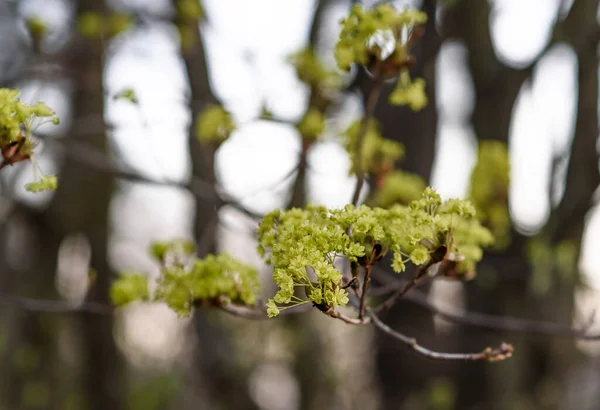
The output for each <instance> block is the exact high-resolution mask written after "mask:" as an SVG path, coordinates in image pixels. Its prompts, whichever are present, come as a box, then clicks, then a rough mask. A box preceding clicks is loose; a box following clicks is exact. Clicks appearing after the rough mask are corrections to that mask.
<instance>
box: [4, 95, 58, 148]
mask: <svg viewBox="0 0 600 410" xmlns="http://www.w3.org/2000/svg"><path fill="white" fill-rule="evenodd" d="M19 94H20V92H19V90H12V89H8V88H0V144H1V145H2V146H6V145H8V144H10V143H11V142H16V141H18V140H19V139H20V138H21V137H23V136H24V137H26V138H27V139H28V141H27V142H26V145H25V146H24V147H23V148H22V149H24V150H27V152H28V153H31V152H32V149H33V148H34V144H33V142H31V141H30V140H29V137H30V136H31V126H32V125H33V121H34V120H35V119H36V118H50V119H51V121H52V122H53V123H56V124H57V123H58V118H57V117H56V116H55V115H54V111H52V110H51V109H50V108H48V106H47V105H46V104H44V103H37V104H34V105H27V104H24V103H23V102H22V101H21V100H20V99H19ZM23 129H24V130H25V134H24V135H23Z"/></svg>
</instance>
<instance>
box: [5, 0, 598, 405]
mask: <svg viewBox="0 0 600 410" xmlns="http://www.w3.org/2000/svg"><path fill="white" fill-rule="evenodd" d="M392 3H394V4H395V5H397V6H398V7H404V6H406V5H411V6H413V7H420V8H422V9H423V10H425V11H426V12H427V14H428V15H429V16H430V17H431V18H430V20H429V22H428V23H427V26H426V33H425V35H424V37H423V38H422V39H421V41H420V42H419V43H418V44H417V46H416V47H415V55H416V58H417V63H416V65H415V66H414V68H413V70H414V73H415V74H416V75H418V76H423V77H424V78H425V79H426V80H427V84H428V86H427V93H428V97H429V100H430V104H429V106H428V107H427V108H425V109H424V110H422V111H420V112H417V113H414V112H412V111H410V110H408V109H407V108H404V107H395V106H391V105H389V104H388V103H387V98H386V97H385V92H384V96H383V97H382V98H381V100H380V102H379V104H378V105H377V107H376V110H375V117H376V118H377V119H378V120H379V121H380V123H381V125H382V133H383V135H384V136H385V137H387V138H392V139H395V140H398V141H401V142H402V143H403V144H404V145H405V147H406V158H405V159H404V161H403V162H402V163H401V167H402V169H403V170H407V171H410V172H414V173H417V174H419V175H421V176H422V177H423V178H424V179H425V180H427V181H429V183H430V184H431V185H432V186H433V187H434V188H436V189H438V190H439V192H440V193H441V194H442V195H443V196H444V197H445V198H448V197H451V196H464V195H465V193H466V191H467V188H468V184H469V178H470V173H471V170H472V168H473V165H474V164H475V161H476V158H477V147H478V142H479V141H482V140H490V139H491V140H498V141H502V142H505V143H507V144H508V145H509V147H510V158H511V163H512V164H511V165H512V168H511V178H512V182H511V186H510V191H509V196H508V198H503V199H502V200H504V201H507V202H508V204H509V205H510V210H511V229H510V237H511V240H510V244H509V245H508V246H507V247H506V248H505V249H503V250H497V251H491V252H488V253H486V256H485V258H484V260H483V262H482V263H481V264H480V266H479V268H478V272H479V274H478V277H477V279H476V280H474V281H472V282H469V283H464V284H463V283H451V282H444V281H441V282H435V283H434V284H432V285H430V286H424V287H420V288H419V289H417V290H415V291H414V294H413V297H412V299H411V298H408V299H407V300H403V301H402V302H401V303H398V304H397V306H395V307H394V308H393V309H392V310H391V311H390V312H388V313H387V314H386V315H385V320H386V322H387V323H388V324H389V325H390V326H392V327H393V328H395V329H400V330H402V331H403V332H404V333H406V334H408V335H411V336H414V337H416V338H417V339H418V340H419V341H420V342H421V343H422V344H424V345H426V346H428V347H431V348H434V349H437V350H441V351H449V352H450V351H457V352H458V351H478V350H480V349H481V348H483V347H484V346H488V345H497V344H498V342H500V341H507V342H511V343H513V344H514V345H515V356H514V357H513V358H512V359H510V360H507V361H505V362H502V363H499V364H495V365H492V364H488V363H483V362H482V363H480V362H473V363H470V362H441V361H432V360H426V359H423V358H421V357H418V356H416V355H413V354H412V353H411V352H410V351H408V350H407V349H406V348H405V347H404V346H402V345H400V344H398V343H397V342H396V341H394V340H391V339H390V338H389V337H388V336H386V335H383V334H378V333H377V332H375V331H374V329H371V328H370V327H367V326H359V327H352V326H348V325H345V324H343V323H341V322H339V321H333V320H331V319H330V318H328V317H325V316H324V315H322V314H320V313H319V312H316V311H315V312H309V313H304V314H302V315H292V316H288V317H282V318H278V319H273V320H269V321H250V320H244V319H240V318H235V317H231V316H228V315H227V314H225V313H223V312H218V311H214V312H213V311H204V310H199V311H197V312H196V313H195V315H194V316H193V318H191V319H181V318H177V316H176V315H175V314H174V313H173V312H171V311H169V310H168V309H167V308H166V307H164V306H158V305H143V304H136V305H133V306H131V307H127V308H124V309H121V310H118V311H116V312H114V313H113V312H112V311H111V310H110V309H107V305H108V288H109V284H110V281H111V280H113V279H114V278H115V275H116V273H117V272H119V271H123V270H145V271H149V272H155V273H157V269H158V268H157V266H156V265H155V264H154V263H153V262H152V259H151V258H150V256H149V255H148V251H147V249H148V244H149V243H150V242H151V241H154V240H169V239H174V238H188V239H193V240H194V241H196V242H197V243H198V249H199V252H200V253H201V254H206V253H208V252H211V251H215V250H227V251H229V252H231V253H233V254H234V255H236V256H237V257H239V258H240V259H242V260H244V261H246V262H249V263H253V264H255V265H256V266H258V267H261V269H262V272H263V275H264V278H268V276H269V271H268V269H266V268H264V267H263V266H262V265H261V261H260V259H259V258H258V256H257V254H256V252H255V239H254V237H253V235H252V232H253V230H254V229H255V227H256V222H257V220H256V219H255V218H254V217H253V215H254V214H260V213H265V212H268V211H270V210H271V209H273V208H276V207H284V206H287V205H301V204H303V203H305V202H306V201H312V202H317V203H322V204H325V205H328V206H332V207H337V206H342V205H344V204H346V203H348V202H349V201H350V198H351V195H352V190H353V186H354V183H355V179H354V178H353V177H351V176H348V167H349V160H348V158H347V154H346V153H345V151H344V149H343V147H342V145H341V144H340V142H339V140H337V139H336V138H335V137H336V135H337V134H339V131H340V130H341V129H343V128H344V127H345V125H347V124H349V123H350V121H351V120H353V119H356V118H357V117H359V116H360V114H361V112H362V107H363V98H364V94H365V93H364V91H365V90H366V89H368V87H369V77H368V75H367V74H366V73H365V72H364V71H363V70H359V69H357V70H355V71H353V72H352V73H351V75H350V76H349V77H348V78H346V80H345V81H346V83H345V84H346V85H345V88H344V90H343V92H342V93H341V94H340V95H339V96H338V98H336V100H335V103H334V104H333V106H332V107H330V110H329V114H330V118H331V119H330V120H329V121H328V133H329V134H330V138H327V139H325V140H324V141H321V142H318V143H316V144H315V145H314V146H312V147H311V149H310V150H309V151H308V153H307V155H305V156H302V155H300V154H299V153H300V152H304V151H303V150H302V149H301V140H300V137H299V135H298V132H297V131H296V129H295V127H294V124H295V123H296V122H297V121H299V120H300V119H301V118H302V116H303V115H304V112H305V110H306V108H307V105H308V104H309V101H310V90H309V89H308V88H307V87H306V86H305V85H303V84H302V83H301V82H300V81H299V80H298V79H297V78H296V76H295V72H294V70H293V68H292V66H291V65H290V64H289V62H288V60H287V56H288V55H289V54H290V53H293V52H296V51H298V50H300V49H302V48H304V47H307V46H309V47H313V48H314V49H316V50H317V51H318V53H319V55H320V56H322V58H323V59H324V61H325V62H327V63H328V64H330V65H331V66H332V67H334V66H335V63H334V61H333V56H332V50H333V45H334V44H335V41H336V35H337V32H338V29H339V24H338V22H339V20H340V18H342V17H343V16H344V15H345V14H346V13H347V11H348V9H349V7H350V6H351V4H350V2H349V1H344V0H320V1H313V0H285V1H284V0H205V1H204V2H203V8H204V18H203V19H202V20H201V22H200V24H198V22H197V20H195V19H189V18H186V13H182V12H181V10H183V9H185V7H188V9H187V10H194V7H195V5H194V4H195V0H189V1H178V0H43V1H42V0H0V87H8V88H18V89H20V90H22V97H23V99H24V100H25V101H27V102H36V101H44V102H46V103H47V104H48V106H50V107H51V108H53V109H54V110H55V111H56V112H57V114H58V116H59V117H60V118H61V124H60V126H58V127H53V126H51V125H42V126H40V127H39V129H38V130H37V136H38V137H39V138H40V140H41V145H40V147H41V151H42V152H41V154H40V155H39V159H38V161H39V162H40V163H41V164H42V166H43V168H44V169H45V170H47V171H49V172H55V173H57V174H58V175H59V181H60V182H59V188H58V190H57V191H56V192H54V193H46V194H36V195H33V194H31V193H28V192H26V191H25V190H24V189H23V188H22V187H23V185H24V183H25V182H26V181H28V180H29V179H30V176H31V172H32V171H31V165H30V164H17V165H15V166H13V167H8V168H5V169H3V170H2V172H1V173H0V190H1V193H2V197H1V201H0V224H1V226H0V252H1V257H0V306H1V308H0V323H1V326H0V408H1V409H6V410H17V409H60V410H76V409H77V410H79V409H82V410H83V409H89V410H107V409H110V410H159V409H160V410H162V409H178V410H186V409H265V410H276V409H282V410H283V409H286V410H293V409H332V410H333V409H340V410H341V409H361V410H366V409H409V410H410V409H431V410H451V409H473V410H475V409H482V410H483V409H486V410H488V409H511V410H517V409H580V410H585V409H593V408H597V403H599V402H600V392H599V391H598V389H597V386H598V385H599V384H600V362H599V361H598V354H599V353H600V350H599V349H598V345H594V343H593V342H590V341H585V342H584V341H578V340H576V339H577V338H576V337H557V336H556V335H554V336H551V335H544V334H539V333H540V332H537V333H538V334H536V332H507V331H500V330H494V329H493V328H494V323H492V322H488V325H489V326H487V327H490V328H492V329H483V328H481V327H480V328H478V327H468V326H459V325H456V324H449V323H448V322H447V321H443V320H441V319H440V318H438V317H435V315H434V313H435V312H432V311H431V309H424V308H423V307H424V306H426V304H423V303H418V302H419V301H421V302H423V301H426V302H427V303H434V302H435V305H436V306H444V307H445V308H447V309H448V310H449V311H452V312H462V311H463V310H467V311H470V312H480V313H485V314H494V315H501V316H516V317H521V318H528V319H536V320H544V321H549V322H554V323H558V324H562V325H568V326H570V325H581V324H584V325H585V324H587V323H588V322H590V317H591V316H592V312H593V310H594V308H595V307H597V306H600V297H599V296H600V295H599V294H598V289H600V268H599V266H600V258H599V257H598V249H599V248H600V233H598V232H600V230H599V228H600V223H599V221H598V215H597V214H596V217H595V218H594V211H595V205H596V198H595V196H594V193H595V191H596V188H597V187H598V185H599V183H600V173H599V168H598V149H597V147H598V78H599V73H598V52H597V49H598V40H600V31H599V26H598V18H597V16H598V1H597V0H572V1H568V0H536V1H533V0H529V1H519V0H512V1H509V0H495V1H486V0H451V1H450V0H444V1H442V0H438V1H435V0H423V1H421V2H419V1H414V2H406V1H404V2H401V1H400V2H392ZM364 4H365V5H371V4H373V2H368V1H365V2H364ZM178 7H179V8H178ZM189 7H191V9H189ZM177 10H179V12H177ZM90 13H99V14H95V15H104V16H107V18H106V19H104V20H102V19H101V20H99V21H97V20H94V19H91V20H90V19H89V16H90ZM99 31H102V33H103V35H102V36H99V37H98V36H96V37H94V35H93V34H94V33H96V34H97V33H98V32H99ZM125 89H132V90H135V99H133V101H132V99H130V100H127V99H123V98H120V99H119V98H115V96H117V95H118V94H119V93H120V92H121V91H122V90H125ZM390 89H391V88H390ZM389 91H390V90H387V92H388V93H389ZM209 103H220V104H223V105H224V106H225V107H226V108H227V109H228V110H230V111H231V112H232V113H233V115H234V116H235V119H236V122H237V123H238V129H237V131H236V132H235V134H234V135H233V136H232V138H231V139H230V140H228V141H227V142H226V143H225V144H223V146H221V147H220V148H219V150H218V151H217V152H216V155H215V157H214V158H211V156H210V155H209V156H207V155H205V152H203V151H202V150H201V149H200V147H199V144H198V142H197V140H196V138H195V126H194V121H195V118H196V117H197V114H198V113H199V112H201V111H202V110H203V108H204V107H205V106H206V105H207V104H209ZM266 113H269V115H268V116H267V115H266ZM267 117H269V118H267ZM336 133H337V134H336ZM299 155H300V157H299ZM299 158H300V160H299ZM296 170H298V171H296ZM215 184H216V186H217V193H222V194H223V195H221V196H222V197H227V198H231V200H230V201H217V200H216V195H215V189H214V186H215ZM380 280H381V281H383V282H385V281H386V280H387V281H390V280H395V277H394V276H392V275H389V276H385V275H384V276H383V277H382V278H380ZM270 291H271V290H269V289H266V290H265V292H266V293H265V294H269V292H270ZM429 306H432V305H429ZM484 327H485V326H484ZM500 327H501V326H500ZM595 328H596V329H597V328H598V326H596V325H595V323H591V326H590V329H591V330H593V329H595ZM550 333H551V332H550ZM555 333H561V332H560V331H557V332H555ZM563 336H564V335H563Z"/></svg>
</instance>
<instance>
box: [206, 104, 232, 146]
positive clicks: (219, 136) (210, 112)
mask: <svg viewBox="0 0 600 410" xmlns="http://www.w3.org/2000/svg"><path fill="white" fill-rule="evenodd" d="M234 130H235V123H234V121H233V117H232V116H231V114H230V113H229V111H227V110H225V108H223V107H221V106H220V105H214V104H211V105H209V106H208V107H206V109H205V110H204V111H202V112H201V113H200V114H198V119H197V123H196V137H197V138H198V141H200V142H201V143H203V144H216V145H220V144H221V143H223V142H224V141H225V140H227V138H229V136H230V135H231V133H232V132H233V131H234Z"/></svg>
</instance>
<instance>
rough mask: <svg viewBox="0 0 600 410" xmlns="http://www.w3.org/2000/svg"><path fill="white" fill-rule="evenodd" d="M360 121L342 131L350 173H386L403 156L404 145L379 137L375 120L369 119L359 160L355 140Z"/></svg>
mask: <svg viewBox="0 0 600 410" xmlns="http://www.w3.org/2000/svg"><path fill="white" fill-rule="evenodd" d="M360 127H361V122H360V120H357V121H355V122H354V123H352V124H351V125H350V126H349V127H348V128H347V129H346V130H345V131H344V137H345V138H344V145H345V147H346V151H348V153H349V154H350V161H351V164H352V165H351V169H350V172H351V173H357V172H358V171H359V170H362V171H364V172H367V173H371V174H379V173H382V172H386V171H388V170H390V169H392V168H393V167H394V163H395V162H396V161H398V160H400V159H402V157H403V156H404V145H402V144H401V143H399V142H397V141H392V140H389V139H386V138H383V137H382V136H381V133H380V131H379V125H378V123H377V121H376V120H374V119H370V120H369V122H368V124H367V131H366V133H365V135H364V137H363V140H362V147H361V150H360V158H358V155H357V153H356V140H357V138H358V134H359V131H360Z"/></svg>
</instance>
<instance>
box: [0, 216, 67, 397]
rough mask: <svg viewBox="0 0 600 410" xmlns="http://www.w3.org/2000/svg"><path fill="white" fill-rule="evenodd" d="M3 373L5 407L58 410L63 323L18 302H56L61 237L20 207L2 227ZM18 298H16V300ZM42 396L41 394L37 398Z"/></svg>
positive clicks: (52, 315)
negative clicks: (59, 337)
mask: <svg viewBox="0 0 600 410" xmlns="http://www.w3.org/2000/svg"><path fill="white" fill-rule="evenodd" d="M2 236H3V244H2V245H3V246H2V261H3V263H2V276H3V277H2V283H3V287H2V289H3V293H4V294H5V296H4V298H7V299H5V301H4V302H5V306H3V308H2V313H3V317H2V321H3V325H2V329H3V331H2V337H3V339H4V341H5V343H6V344H5V346H4V349H3V351H2V356H1V357H2V359H1V363H2V369H4V370H3V371H2V372H0V386H1V390H0V391H1V393H0V404H2V405H3V407H5V408H10V409H25V408H28V407H31V406H32V404H33V405H34V406H35V405H37V406H38V407H43V408H45V409H57V408H59V402H60V399H61V398H60V397H58V394H57V393H58V391H59V384H58V383H59V382H60V379H61V378H60V374H57V373H56V368H57V364H58V363H57V360H56V354H57V352H56V338H57V333H58V332H57V331H58V328H57V324H58V322H57V321H58V318H57V316H56V314H54V313H42V312H35V311H30V310H28V309H27V308H26V306H23V305H22V304H21V303H20V302H19V300H18V299H17V298H16V297H17V295H24V296H26V297H31V298H40V299H43V298H55V297H56V291H55V285H54V272H55V270H56V257H57V254H58V247H59V244H60V238H58V237H57V236H56V235H55V234H54V233H53V231H52V229H50V227H49V226H48V224H47V221H46V219H45V217H44V213H43V212H40V211H36V210H33V209H31V208H28V207H26V206H23V205H20V204H17V205H15V207H14V209H13V211H11V212H10V213H9V214H8V215H7V220H6V222H5V223H4V224H3V227H2ZM13 297H15V298H13ZM36 392H37V394H36Z"/></svg>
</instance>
